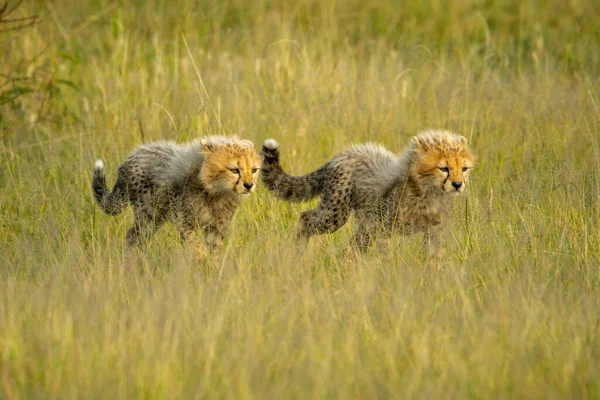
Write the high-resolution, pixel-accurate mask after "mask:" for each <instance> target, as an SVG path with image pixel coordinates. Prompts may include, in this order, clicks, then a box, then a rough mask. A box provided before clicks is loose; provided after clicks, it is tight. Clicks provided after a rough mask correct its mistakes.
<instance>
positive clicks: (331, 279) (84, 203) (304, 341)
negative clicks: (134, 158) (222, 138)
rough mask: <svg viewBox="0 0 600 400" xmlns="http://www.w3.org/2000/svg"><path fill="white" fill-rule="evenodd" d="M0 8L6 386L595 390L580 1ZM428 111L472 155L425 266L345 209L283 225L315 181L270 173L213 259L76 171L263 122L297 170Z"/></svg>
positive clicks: (589, 108)
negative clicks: (441, 253)
mask: <svg viewBox="0 0 600 400" xmlns="http://www.w3.org/2000/svg"><path fill="white" fill-rule="evenodd" d="M9 4H10V5H11V7H12V5H17V6H18V7H17V8H16V9H15V10H13V11H12V12H10V13H9V11H10V8H11V7H9V8H8V9H5V10H4V14H0V74H1V75H0V188H1V190H0V208H1V214H0V243H1V252H0V398H3V399H18V398H40V399H42V398H44V399H48V398H57V399H68V398H106V399H116V398H122V399H133V398H257V399H278V398H369V399H371V398H494V397H495V398H527V399H532V398H599V397H600V379H599V377H600V269H599V265H600V147H599V146H600V5H598V3H597V2H594V1H591V0H587V1H586V0H579V1H563V2H558V1H555V2H550V1H543V0H532V1H530V2H520V1H512V0H506V1H497V2H493V1H476V0H457V1H451V2H450V1H448V2H442V1H435V0H429V1H420V2H416V1H415V2H410V3H409V2H407V3H396V2H393V1H390V0H372V1H355V0H349V1H332V0H295V1H285V0H271V1H269V0H255V1H241V0H222V1H204V0H200V1H191V0H190V1H186V0H171V1H166V0H150V1H116V2H115V1H108V0H80V1H77V2H73V1H67V0H52V1H51V0H48V1H40V0H28V1H25V2H23V3H21V4H20V5H19V4H17V3H16V2H15V1H11V2H9ZM31 16H37V17H38V18H37V19H27V18H28V17H31ZM15 18H19V19H20V20H17V21H15V20H14V19H15ZM11 20H12V22H11ZM13 28H15V29H13ZM426 128H445V129H450V130H453V131H456V132H458V133H460V134H462V135H464V136H466V137H468V138H469V140H470V144H471V147H472V149H473V151H474V153H475V154H476V155H477V156H478V160H477V162H478V164H477V169H476V170H475V171H474V173H473V175H472V179H471V182H470V186H469V187H468V189H467V192H468V195H467V196H465V197H462V198H459V199H457V201H456V204H455V206H456V207H455V210H454V217H453V225H452V229H451V230H450V232H449V235H448V237H447V238H446V244H445V248H446V252H447V257H446V259H445V260H444V262H443V263H442V268H433V267H432V266H431V265H428V264H427V262H426V260H425V259H424V257H423V255H422V252H421V240H422V239H421V237H420V236H415V237H410V238H393V239H390V240H385V241H382V242H381V243H379V244H378V245H377V246H375V247H373V248H372V249H371V250H370V251H369V252H368V254H365V255H364V256H353V255H352V253H351V252H348V251H347V248H348V246H349V244H350V243H349V240H350V234H351V223H350V224H349V225H348V226H346V227H344V228H343V229H341V230H340V231H339V232H337V233H335V234H333V235H324V236H321V237H318V238H315V239H313V240H312V241H311V242H310V244H309V245H308V246H307V247H302V246H297V245H296V243H295V241H294V238H293V234H292V233H293V230H294V226H295V223H296V221H297V218H298V215H299V213H300V211H302V210H304V209H307V208H309V207H311V206H312V205H313V203H311V204H293V205H292V204H288V203H284V202H281V201H278V200H276V199H274V198H273V197H271V196H270V195H269V194H268V193H267V192H266V190H264V188H259V190H258V191H257V193H256V194H255V195H252V197H251V199H249V200H248V201H247V202H245V203H244V204H243V205H242V206H241V207H240V209H239V210H238V213H237V215H236V217H235V219H234V222H233V224H232V226H231V230H230V234H229V236H228V238H227V242H226V246H225V250H224V254H223V257H222V260H221V261H219V262H212V261H206V262H201V263H198V262H195V260H194V257H193V254H192V252H191V251H190V250H189V249H186V248H184V247H182V246H181V244H180V243H179V237H178V235H177V233H176V231H175V229H173V228H172V227H170V226H168V227H166V228H164V229H162V230H161V231H160V233H159V234H158V235H156V236H155V237H154V238H153V239H152V240H151V242H150V243H149V244H148V246H147V248H146V250H144V251H129V250H127V249H126V248H125V247H124V236H125V231H126V230H127V228H128V227H129V226H130V225H131V223H132V220H133V218H132V215H131V211H130V210H127V211H126V212H125V213H123V214H122V215H120V216H119V217H110V216H107V215H104V214H103V213H102V212H101V211H100V209H99V208H97V207H96V206H95V204H94V202H93V196H92V192H91V187H90V183H91V172H92V168H93V165H94V161H95V159H97V158H102V159H103V160H104V162H105V164H106V173H107V180H108V183H109V185H112V184H113V183H114V180H115V178H116V172H117V168H118V166H119V165H120V163H121V162H122V161H123V160H124V158H125V157H126V156H127V154H128V153H129V152H130V151H132V150H133V149H134V148H135V147H136V146H137V145H139V144H141V143H143V142H148V141H152V140H159V139H172V140H176V141H180V142H181V141H186V140H189V139H192V138H195V137H200V136H205V135H211V134H227V135H230V134H237V135H239V136H242V137H244V138H248V139H251V140H252V141H254V143H256V144H257V145H259V144H260V143H262V141H263V140H264V139H266V138H268V137H273V138H276V139H277V140H279V142H280V143H281V152H282V162H283V164H284V166H285V167H286V168H288V169H289V170H290V171H292V172H294V173H302V172H308V171H310V170H312V169H313V168H315V167H317V166H318V165H320V164H322V163H323V162H324V161H326V160H327V159H328V158H329V157H330V156H331V155H333V154H335V153H336V152H338V151H341V150H343V149H344V148H345V147H346V146H348V145H350V144H352V143H356V142H362V141H376V142H379V143H381V144H383V145H385V146H386V147H388V148H389V149H392V150H393V151H395V152H400V151H401V150H402V148H403V147H404V146H405V145H406V144H407V143H408V140H409V139H410V137H411V136H413V135H414V134H415V133H416V132H418V131H419V130H421V129H426Z"/></svg>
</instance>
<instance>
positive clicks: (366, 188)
mask: <svg viewBox="0 0 600 400" xmlns="http://www.w3.org/2000/svg"><path fill="white" fill-rule="evenodd" d="M262 154H263V172H262V180H263V182H264V184H265V186H266V187H267V189H268V190H269V191H270V192H271V193H272V194H273V195H275V196H276V197H278V198H280V199H283V200H288V201H293V202H301V201H307V200H310V199H312V198H314V197H317V196H320V198H321V201H320V203H319V205H318V206H317V207H316V208H315V209H313V210H309V211H305V212H303V213H302V215H301V216H300V223H299V228H298V236H299V238H301V239H304V240H308V239H309V238H310V237H311V236H312V235H316V234H322V233H332V232H335V231H337V230H338V229H339V228H340V227H342V226H343V225H344V224H345V223H346V222H347V221H348V218H349V216H350V214H351V213H352V212H354V213H355V217H356V225H357V226H356V230H355V234H354V241H355V243H356V244H357V245H358V247H359V248H360V249H361V250H365V249H366V248H367V247H368V246H369V244H370V242H371V240H372V238H373V237H374V236H375V235H377V234H383V233H385V234H389V233H393V232H396V233H400V234H404V235H408V234H413V233H417V232H424V233H425V245H426V247H427V248H428V251H429V254H430V255H436V254H437V253H438V251H439V249H440V246H439V242H440V240H441V236H442V228H443V227H444V226H445V225H446V224H445V219H447V216H448V214H449V213H450V210H451V204H452V198H453V197H454V196H456V195H458V194H460V193H463V192H464V190H465V187H466V184H467V180H468V176H469V173H470V171H471V170H472V169H473V168H474V165H475V164H474V157H473V156H472V154H471V152H470V150H469V148H468V145H467V140H466V138H464V137H463V136H459V135H456V134H454V133H451V132H447V131H438V130H434V131H425V132H421V133H420V134H418V135H417V136H415V137H413V138H412V140H411V142H410V144H409V145H408V146H407V148H406V149H405V150H404V152H403V153H402V154H400V155H399V156H396V155H394V154H393V153H391V152H389V151H388V150H386V149H384V148H383V147H381V146H379V145H376V144H372V143H365V144H360V145H356V146H353V147H351V148H350V149H348V150H346V151H344V152H342V153H340V154H338V155H336V156H335V157H333V158H332V159H331V160H330V161H329V162H327V163H325V164H324V165H323V166H321V167H319V168H317V169H316V170H315V171H313V172H311V173H309V174H307V175H304V176H292V175H290V174H288V173H286V172H285V171H284V170H283V169H282V167H281V165H280V162H279V158H280V154H279V144H278V143H277V142H276V141H275V140H273V139H269V140H267V141H265V143H264V145H263V149H262Z"/></svg>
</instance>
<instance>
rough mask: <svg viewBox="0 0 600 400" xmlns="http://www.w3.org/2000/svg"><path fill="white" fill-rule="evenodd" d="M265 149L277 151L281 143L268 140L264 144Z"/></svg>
mask: <svg viewBox="0 0 600 400" xmlns="http://www.w3.org/2000/svg"><path fill="white" fill-rule="evenodd" d="M263 147H264V148H265V149H268V150H276V149H277V148H278V147H279V142H277V140H275V139H267V140H265V142H264V143H263Z"/></svg>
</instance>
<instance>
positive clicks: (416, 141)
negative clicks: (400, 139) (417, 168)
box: [412, 136, 425, 152]
mask: <svg viewBox="0 0 600 400" xmlns="http://www.w3.org/2000/svg"><path fill="white" fill-rule="evenodd" d="M412 142H413V145H414V146H415V148H416V149H417V151H419V152H423V151H425V148H424V147H423V145H422V144H421V142H419V139H418V138H417V137H416V136H413V137H412Z"/></svg>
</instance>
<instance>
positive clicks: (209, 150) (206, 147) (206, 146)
mask: <svg viewBox="0 0 600 400" xmlns="http://www.w3.org/2000/svg"><path fill="white" fill-rule="evenodd" d="M200 143H201V144H202V148H203V149H204V152H205V153H212V152H213V151H214V150H215V148H214V145H213V144H212V143H208V142H207V141H206V140H204V139H202V140H200Z"/></svg>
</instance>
